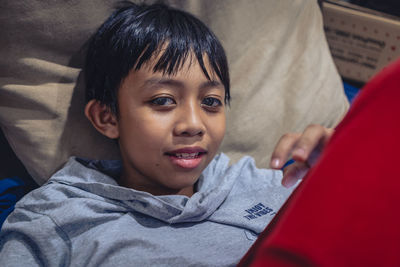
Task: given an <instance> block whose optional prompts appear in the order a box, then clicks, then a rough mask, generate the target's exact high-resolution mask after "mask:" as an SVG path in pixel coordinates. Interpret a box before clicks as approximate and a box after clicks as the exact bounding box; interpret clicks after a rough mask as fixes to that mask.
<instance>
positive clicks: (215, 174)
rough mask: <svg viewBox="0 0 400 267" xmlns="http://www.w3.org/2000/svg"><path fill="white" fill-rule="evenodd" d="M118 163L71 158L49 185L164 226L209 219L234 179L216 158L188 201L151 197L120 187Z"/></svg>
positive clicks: (222, 160)
mask: <svg viewBox="0 0 400 267" xmlns="http://www.w3.org/2000/svg"><path fill="white" fill-rule="evenodd" d="M121 167H122V165H121V162H120V161H117V160H87V159H82V158H76V157H72V158H70V160H69V161H68V162H67V164H66V165H65V167H64V168H63V169H61V170H60V171H58V172H57V173H56V174H55V175H54V176H53V177H52V178H51V179H50V180H49V182H48V183H61V184H65V185H68V186H72V187H75V188H79V189H81V190H84V191H86V192H88V193H89V194H94V195H97V196H101V197H103V198H104V199H105V201H112V202H116V203H117V205H121V206H124V207H125V208H126V209H127V211H128V212H129V211H136V212H139V213H142V214H145V215H147V216H150V217H153V218H156V219H159V220H162V221H164V222H167V223H170V224H173V223H182V222H197V221H202V220H204V219H206V218H207V217H209V216H210V215H211V214H212V213H214V211H215V210H216V209H218V207H219V206H220V205H221V204H222V202H223V201H224V200H225V199H226V197H227V196H228V195H229V193H230V191H231V189H232V187H233V184H234V182H235V179H236V177H237V176H238V175H237V174H236V173H235V172H234V171H227V170H228V169H229V158H228V157H227V156H226V155H224V154H220V155H217V156H216V157H215V158H214V159H213V160H212V161H211V163H210V164H209V165H208V167H207V168H206V169H205V170H204V171H203V173H202V175H201V176H200V178H199V180H198V183H197V192H196V193H194V194H193V196H191V197H190V198H189V197H187V196H182V195H163V196H154V195H152V194H150V193H147V192H143V191H138V190H134V189H131V188H126V187H122V186H119V185H118V183H117V182H116V180H115V179H114V178H113V177H118V176H119V173H120V171H121Z"/></svg>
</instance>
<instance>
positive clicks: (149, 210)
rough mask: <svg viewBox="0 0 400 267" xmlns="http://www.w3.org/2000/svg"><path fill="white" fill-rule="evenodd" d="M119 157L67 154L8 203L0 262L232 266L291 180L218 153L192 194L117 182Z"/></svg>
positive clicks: (283, 197) (271, 213) (284, 196)
mask: <svg viewBox="0 0 400 267" xmlns="http://www.w3.org/2000/svg"><path fill="white" fill-rule="evenodd" d="M120 169H121V165H120V162H118V161H88V160H83V159H79V158H71V159H70V160H69V161H68V163H67V164H66V165H65V167H64V168H63V169H61V170H60V171H58V172H57V173H56V174H55V175H54V176H53V177H52V178H51V179H50V180H49V181H48V183H46V184H45V185H44V186H42V187H40V188H39V189H37V190H35V191H33V192H31V193H29V194H28V195H26V196H25V197H24V198H23V199H22V200H21V201H19V202H18V203H17V205H16V208H15V210H14V212H13V213H12V214H11V215H10V216H9V217H8V219H7V220H6V222H5V224H4V226H3V229H2V231H1V233H0V265H1V266H32V265H33V266H35V265H40V266H70V265H71V266H231V265H235V264H237V263H238V261H239V260H240V259H241V257H243V255H244V254H245V253H246V251H247V250H248V249H249V248H250V246H251V245H252V244H253V242H254V241H255V239H256V238H257V235H258V234H259V233H260V232H261V231H263V229H264V228H265V227H266V226H267V224H268V223H269V222H270V221H271V219H272V218H273V217H274V215H275V214H276V212H277V211H278V209H279V208H280V207H281V206H282V204H283V203H284V201H285V200H286V199H287V197H288V196H289V195H290V193H291V191H292V189H286V188H284V187H282V186H281V185H280V181H281V176H282V174H281V172H280V171H273V170H264V169H257V168H256V167H255V164H254V161H253V159H251V158H249V157H245V158H243V159H242V160H240V161H239V162H238V163H236V164H234V165H232V166H229V159H228V157H226V156H225V155H224V154H221V155H219V156H217V157H215V158H214V160H213V161H212V162H211V163H210V165H209V166H208V167H207V168H206V169H205V170H204V172H203V174H202V175H201V177H200V179H199V181H198V183H197V184H196V187H197V188H196V189H197V192H196V193H195V194H194V195H193V196H192V197H190V198H189V197H186V196H180V195H168V196H167V195H165V196H153V195H151V194H149V193H146V192H141V191H136V190H133V189H130V188H125V187H121V186H119V185H118V184H117V182H116V181H115V179H113V178H112V177H118V173H119V172H120Z"/></svg>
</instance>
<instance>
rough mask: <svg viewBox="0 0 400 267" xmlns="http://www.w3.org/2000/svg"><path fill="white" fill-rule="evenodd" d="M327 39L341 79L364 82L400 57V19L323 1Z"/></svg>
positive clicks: (348, 5) (354, 6)
mask: <svg viewBox="0 0 400 267" xmlns="http://www.w3.org/2000/svg"><path fill="white" fill-rule="evenodd" d="M322 12H323V18H324V29H325V34H326V38H327V40H328V44H329V47H330V49H331V53H332V56H333V59H334V61H335V64H336V66H337V68H338V70H339V73H340V75H342V77H344V78H347V79H351V80H354V81H358V82H362V83H364V82H367V81H368V80H369V79H370V78H371V77H372V76H373V75H374V74H376V73H377V72H379V71H380V70H381V69H382V68H384V67H385V66H386V65H387V64H389V63H390V62H392V61H394V60H396V59H397V58H399V57H400V18H398V17H394V16H391V15H386V14H384V13H380V12H376V11H373V10H370V9H366V8H362V7H359V6H357V5H352V4H349V3H347V2H344V1H325V2H324V3H323V11H322Z"/></svg>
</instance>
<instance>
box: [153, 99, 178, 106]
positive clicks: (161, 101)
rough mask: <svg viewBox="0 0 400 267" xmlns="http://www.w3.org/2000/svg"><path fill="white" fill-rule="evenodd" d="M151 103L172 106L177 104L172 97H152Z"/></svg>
mask: <svg viewBox="0 0 400 267" xmlns="http://www.w3.org/2000/svg"><path fill="white" fill-rule="evenodd" d="M150 103H151V104H153V105H156V106H171V105H174V104H176V102H175V100H173V99H172V98H170V97H157V98H154V99H152V100H151V101H150Z"/></svg>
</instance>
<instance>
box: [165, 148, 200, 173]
mask: <svg viewBox="0 0 400 267" xmlns="http://www.w3.org/2000/svg"><path fill="white" fill-rule="evenodd" d="M206 153H207V151H206V150H204V149H202V148H199V147H190V148H183V149H178V150H174V151H170V152H166V153H165V154H166V155H168V156H169V158H170V160H171V161H172V163H173V164H174V165H176V166H178V167H181V168H184V169H194V168H196V167H198V166H199V164H200V163H201V159H202V156H203V155H205V154H206Z"/></svg>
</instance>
